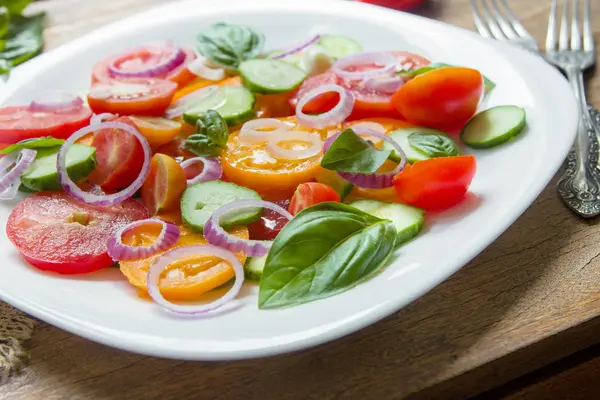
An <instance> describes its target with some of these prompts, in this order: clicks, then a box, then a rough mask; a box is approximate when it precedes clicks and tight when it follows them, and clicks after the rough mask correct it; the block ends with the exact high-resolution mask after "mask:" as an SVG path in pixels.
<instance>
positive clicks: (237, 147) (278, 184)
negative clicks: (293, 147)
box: [221, 117, 337, 200]
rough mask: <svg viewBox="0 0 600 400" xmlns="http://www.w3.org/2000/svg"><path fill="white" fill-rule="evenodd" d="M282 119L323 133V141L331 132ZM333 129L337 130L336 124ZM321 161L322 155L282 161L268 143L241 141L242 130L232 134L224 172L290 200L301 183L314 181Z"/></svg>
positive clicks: (292, 125)
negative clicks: (269, 147)
mask: <svg viewBox="0 0 600 400" xmlns="http://www.w3.org/2000/svg"><path fill="white" fill-rule="evenodd" d="M280 119H281V120H282V121H284V122H285V123H286V124H287V125H288V126H289V127H290V129H296V130H304V131H306V132H310V133H313V134H315V135H319V136H320V137H321V139H322V140H325V138H327V136H328V133H329V132H328V131H327V130H314V129H310V128H306V127H303V126H300V125H299V124H298V121H297V120H296V118H295V117H288V118H280ZM331 129H333V130H335V131H337V128H336V127H332V128H331ZM320 160H321V154H318V155H316V156H314V157H310V158H306V159H302V160H278V159H276V158H274V157H272V156H271V154H270V153H269V152H268V151H267V150H266V144H265V143H258V144H251V145H246V144H243V143H240V141H239V132H232V133H231V134H230V135H229V141H228V143H227V149H225V150H224V151H223V152H222V153H221V164H222V166H223V175H224V176H225V178H226V179H227V180H229V181H231V182H233V183H237V184H239V185H241V186H246V187H249V188H251V189H254V190H256V191H257V192H259V193H260V194H261V195H262V196H263V197H264V198H266V199H269V200H282V199H289V198H290V197H291V196H292V194H293V193H294V190H296V187H297V186H298V185H299V184H301V183H304V182H309V181H313V180H314V179H315V173H316V171H317V167H318V166H319V162H320Z"/></svg>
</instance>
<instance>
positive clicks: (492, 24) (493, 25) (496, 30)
mask: <svg viewBox="0 0 600 400" xmlns="http://www.w3.org/2000/svg"><path fill="white" fill-rule="evenodd" d="M481 8H482V10H483V14H484V15H485V18H486V20H487V23H488V26H489V28H490V31H491V32H492V36H494V37H495V38H496V39H498V40H506V39H508V37H507V36H506V35H505V34H504V32H502V29H500V27H499V26H498V23H497V22H496V19H495V18H494V16H493V15H492V13H491V12H490V9H489V7H488V5H487V0H481Z"/></svg>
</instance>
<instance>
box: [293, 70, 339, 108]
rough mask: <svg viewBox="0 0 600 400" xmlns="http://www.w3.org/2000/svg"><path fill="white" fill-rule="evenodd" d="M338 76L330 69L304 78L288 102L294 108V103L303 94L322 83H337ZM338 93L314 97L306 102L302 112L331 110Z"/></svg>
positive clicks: (336, 100) (337, 99) (335, 102)
mask: <svg viewBox="0 0 600 400" xmlns="http://www.w3.org/2000/svg"><path fill="white" fill-rule="evenodd" d="M337 84H339V78H338V76H337V75H336V74H334V73H333V72H331V71H327V72H323V73H322V74H319V75H315V76H311V77H309V78H306V79H305V80H304V82H302V85H300V87H299V88H298V90H297V92H296V94H295V95H293V96H292V97H290V100H289V103H290V105H291V106H292V108H293V109H294V110H295V109H296V104H298V102H299V101H300V99H301V98H302V97H304V95H306V94H307V93H308V92H310V91H311V90H313V89H316V88H318V87H319V86H323V85H337ZM339 99H340V95H339V94H337V93H324V94H322V95H321V96H318V97H315V98H314V99H313V100H311V101H309V102H308V103H306V105H305V106H304V112H305V113H307V114H314V113H323V112H325V111H329V110H331V109H332V108H333V107H335V105H336V104H337V103H338V101H339Z"/></svg>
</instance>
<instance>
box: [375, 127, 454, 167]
mask: <svg viewBox="0 0 600 400" xmlns="http://www.w3.org/2000/svg"><path fill="white" fill-rule="evenodd" d="M416 132H423V133H425V134H432V135H445V136H447V135H446V133H445V132H442V131H439V130H437V129H431V128H421V127H420V126H411V127H409V128H400V129H397V130H395V131H393V132H390V133H389V137H390V138H392V139H393V140H394V141H395V142H396V143H398V145H399V146H400V148H401V149H402V150H403V151H404V154H406V157H407V161H408V162H409V163H411V164H413V163H415V162H417V161H423V160H427V159H429V158H430V157H428V156H427V155H426V154H423V153H421V152H420V151H418V150H417V149H415V148H414V147H412V146H411V145H410V143H409V142H408V137H409V136H410V135H412V134H413V133H416ZM383 148H384V149H386V150H387V149H389V150H392V153H391V154H390V156H389V159H390V160H392V161H396V162H399V161H400V155H399V154H398V152H397V151H395V150H394V148H393V147H392V145H391V144H389V143H387V142H383Z"/></svg>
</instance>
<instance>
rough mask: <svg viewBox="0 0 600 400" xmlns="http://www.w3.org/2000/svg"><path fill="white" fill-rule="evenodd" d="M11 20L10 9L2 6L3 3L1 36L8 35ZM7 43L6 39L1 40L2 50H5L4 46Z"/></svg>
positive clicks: (1, 8)
mask: <svg viewBox="0 0 600 400" xmlns="http://www.w3.org/2000/svg"><path fill="white" fill-rule="evenodd" d="M9 21H10V14H9V12H8V9H7V8H6V7H4V6H2V4H0V38H2V37H4V35H6V32H8V24H9ZM5 45H6V44H5V43H4V41H3V40H0V51H2V50H3V46H5Z"/></svg>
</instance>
